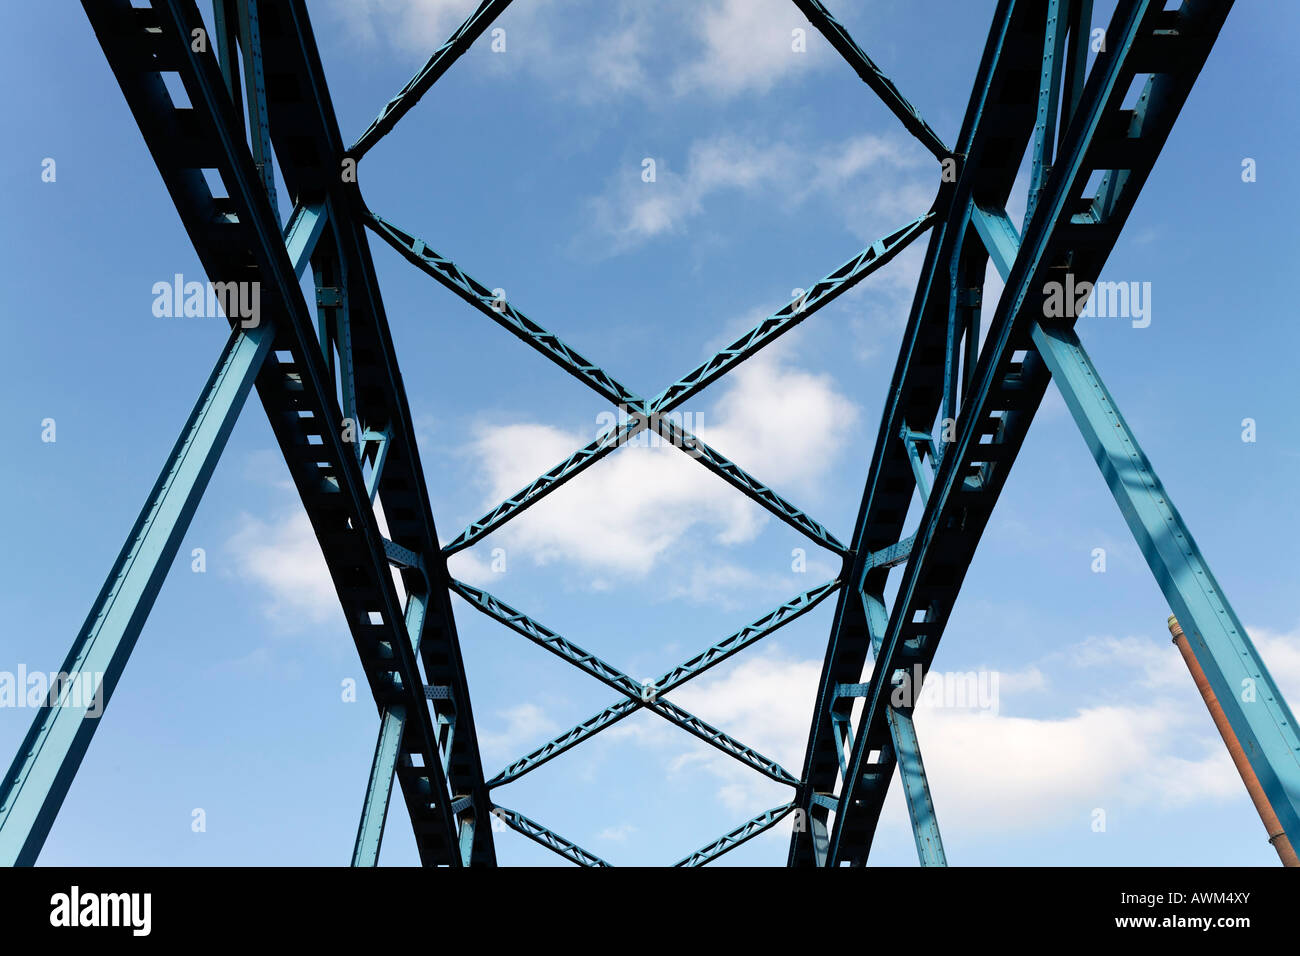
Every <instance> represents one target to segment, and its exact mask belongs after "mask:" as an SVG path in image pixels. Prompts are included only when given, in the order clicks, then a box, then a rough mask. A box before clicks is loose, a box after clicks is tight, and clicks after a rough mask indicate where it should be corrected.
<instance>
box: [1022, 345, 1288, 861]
mask: <svg viewBox="0 0 1300 956" xmlns="http://www.w3.org/2000/svg"><path fill="white" fill-rule="evenodd" d="M1033 337H1034V345H1035V346H1036V347H1037V349H1038V352H1039V354H1040V355H1042V357H1043V361H1044V362H1046V363H1047V367H1048V368H1049V369H1050V370H1051V372H1052V380H1053V381H1054V382H1055V383H1056V386H1057V388H1058V389H1059V390H1060V392H1061V396H1062V397H1063V398H1064V399H1065V404H1066V405H1067V406H1068V407H1069V409H1070V413H1071V414H1072V415H1073V416H1074V420H1075V422H1076V424H1078V426H1079V430H1080V431H1081V432H1082V433H1083V437H1084V441H1085V442H1087V445H1088V450H1089V451H1090V452H1092V456H1093V458H1094V459H1095V460H1096V462H1097V465H1098V466H1099V467H1100V468H1101V473H1102V477H1103V478H1104V479H1105V480H1106V484H1107V486H1109V488H1110V491H1111V494H1112V495H1114V496H1115V501H1116V503H1118V504H1119V508H1120V511H1121V513H1122V514H1123V515H1124V520H1125V521H1126V522H1128V526H1129V529H1130V530H1131V531H1132V532H1133V536H1134V538H1136V539H1137V543H1138V547H1139V548H1141V550H1142V555H1143V557H1145V558H1146V560H1147V565H1148V566H1149V567H1150V568H1151V573H1152V574H1154V575H1155V579H1156V583H1157V584H1159V585H1160V590H1161V591H1162V592H1163V593H1164V595H1165V599H1166V600H1167V601H1168V602H1169V606H1170V608H1172V609H1173V612H1174V615H1175V616H1176V617H1177V618H1178V622H1179V624H1180V625H1182V628H1183V631H1184V633H1185V634H1186V635H1187V638H1188V640H1189V641H1190V642H1191V645H1192V648H1193V649H1194V651H1195V653H1196V660H1197V662H1198V663H1199V664H1200V665H1201V668H1202V669H1203V670H1204V671H1205V675H1206V677H1207V678H1208V679H1209V681H1210V686H1211V687H1212V688H1213V689H1214V694H1215V696H1216V697H1217V698H1218V700H1219V702H1220V704H1222V706H1223V712H1224V714H1225V715H1226V716H1227V718H1228V722H1229V723H1230V724H1231V725H1232V730H1233V733H1234V734H1236V737H1237V740H1238V741H1239V742H1240V743H1241V747H1242V749H1243V750H1244V751H1245V754H1246V759H1248V760H1249V761H1250V766H1251V769H1252V770H1254V771H1255V776H1256V777H1258V778H1259V782H1260V786H1262V787H1263V788H1264V793H1265V794H1266V795H1267V796H1268V800H1269V804H1270V805H1271V806H1272V808H1273V811H1274V812H1275V813H1276V814H1277V817H1278V820H1279V821H1280V822H1281V824H1282V829H1284V830H1285V831H1286V834H1287V837H1288V838H1289V839H1290V840H1291V842H1292V844H1293V845H1294V844H1295V843H1296V841H1297V839H1300V736H1298V735H1297V733H1296V722H1295V717H1294V716H1293V715H1292V713H1291V708H1290V707H1288V706H1287V702H1286V700H1285V698H1284V697H1283V696H1282V692H1281V690H1280V689H1279V688H1278V686H1277V683H1276V682H1275V681H1274V680H1273V677H1272V675H1270V674H1269V672H1268V668H1267V667H1265V666H1264V661H1263V659H1262V658H1261V657H1260V656H1259V652H1258V651H1257V650H1256V649H1255V645H1254V642H1252V641H1251V639H1250V635H1249V634H1247V633H1246V629H1245V627H1243V626H1242V624H1241V621H1240V619H1239V618H1238V617H1237V615H1236V612H1235V611H1233V609H1232V605H1231V604H1229V603H1228V598H1227V595H1225V594H1224V593H1223V589H1222V588H1221V587H1220V586H1219V583H1218V581H1216V580H1215V577H1214V575H1213V573H1211V571H1210V568H1209V565H1208V564H1206V562H1205V559H1204V557H1202V555H1201V552H1200V549H1199V548H1197V546H1196V542H1195V541H1194V540H1193V539H1192V533H1191V531H1189V530H1188V528H1187V524H1186V523H1185V522H1184V521H1183V518H1182V516H1181V515H1180V514H1179V513H1178V509H1176V508H1175V507H1174V504H1173V502H1172V501H1170V500H1169V495H1168V493H1167V492H1166V491H1165V488H1164V485H1163V484H1162V483H1161V481H1160V478H1159V477H1158V476H1157V475H1156V472H1155V469H1154V468H1153V467H1152V466H1151V462H1150V461H1149V460H1148V459H1147V457H1146V455H1145V454H1144V453H1143V451H1142V448H1141V446H1140V445H1139V444H1138V441H1137V438H1136V436H1134V434H1133V432H1132V430H1131V429H1130V428H1129V426H1128V423H1127V422H1126V421H1125V420H1124V417H1123V416H1122V415H1121V414H1120V411H1119V408H1118V407H1117V406H1116V404H1115V400H1114V398H1113V397H1112V396H1111V394H1110V392H1109V391H1108V390H1107V389H1106V386H1105V384H1103V382H1102V381H1101V377H1100V376H1099V375H1098V374H1097V370H1096V368H1095V367H1094V366H1093V364H1092V360H1091V359H1090V358H1089V357H1088V353H1087V352H1086V351H1084V348H1083V345H1082V344H1081V343H1080V342H1079V338H1078V336H1077V335H1076V334H1075V333H1074V330H1073V329H1070V328H1067V327H1060V326H1056V325H1053V324H1051V323H1047V322H1040V323H1038V324H1036V325H1035V326H1034V333H1033Z"/></svg>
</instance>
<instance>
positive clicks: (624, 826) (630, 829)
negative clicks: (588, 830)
mask: <svg viewBox="0 0 1300 956" xmlns="http://www.w3.org/2000/svg"><path fill="white" fill-rule="evenodd" d="M635 832H636V827H635V826H633V825H632V824H631V823H620V824H619V825H618V826H613V827H605V829H603V830H601V831H600V832H599V833H597V834H596V839H597V840H605V841H607V842H610V843H626V842H627V838H628V837H629V836H631V835H632V834H633V833H635Z"/></svg>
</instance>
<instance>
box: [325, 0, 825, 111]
mask: <svg viewBox="0 0 1300 956" xmlns="http://www.w3.org/2000/svg"><path fill="white" fill-rule="evenodd" d="M476 6H477V0H335V2H334V3H333V4H332V5H331V13H332V14H333V15H334V16H335V17H336V18H337V19H339V20H340V21H341V22H342V23H343V24H345V26H346V28H347V29H348V31H349V32H350V33H351V34H352V35H353V36H355V37H357V38H359V39H360V40H361V41H362V42H363V43H365V44H366V45H368V46H371V47H375V46H388V47H390V48H392V49H394V50H397V51H399V52H401V53H403V54H407V55H410V56H412V57H413V58H415V55H417V54H419V55H423V56H427V55H428V54H430V53H432V52H433V51H434V50H435V49H437V48H438V47H439V46H441V45H442V44H443V43H444V42H445V41H446V40H447V38H448V37H449V36H450V35H451V34H452V32H453V31H454V30H455V29H456V28H457V27H458V26H459V25H460V24H461V23H462V22H463V21H464V20H465V18H466V17H467V16H468V15H469V14H470V13H471V12H472V11H473V10H474V9H475V7H476ZM496 27H501V28H503V29H505V30H506V41H507V48H506V55H504V56H496V57H493V58H492V59H491V60H489V61H487V66H488V68H490V69H495V70H498V71H506V72H509V71H514V70H524V71H527V72H528V73H529V74H530V75H531V76H533V77H536V78H538V79H541V80H543V81H545V82H546V83H547V84H548V85H549V86H550V88H551V89H553V90H554V91H555V92H556V93H557V94H559V95H564V96H572V97H574V98H575V99H578V100H580V101H595V100H602V99H608V98H610V97H611V96H618V95H624V94H631V95H636V96H640V97H644V98H646V99H653V98H659V97H662V96H663V94H664V92H665V91H668V92H670V93H671V94H672V95H675V96H684V95H690V94H703V95H706V96H714V97H722V98H729V97H733V96H736V95H738V94H742V93H747V92H754V93H764V92H767V91H768V90H770V89H771V88H772V87H773V86H774V85H775V84H776V83H778V82H779V81H783V80H786V79H788V78H790V77H793V76H797V75H799V74H802V73H806V72H808V71H810V70H816V69H820V68H823V67H824V66H825V65H826V64H827V63H832V62H835V55H834V52H833V51H832V50H831V48H830V46H829V45H828V44H827V43H826V42H825V41H824V40H823V39H822V37H821V35H820V34H819V33H818V32H817V31H816V30H814V29H812V28H811V27H810V26H809V24H808V22H807V20H805V19H804V17H803V15H802V14H801V13H800V12H799V11H798V9H797V8H796V7H795V6H794V5H793V4H792V3H790V2H789V0H661V2H658V3H647V2H645V0H530V2H528V3H518V4H514V5H513V6H511V7H510V8H509V9H508V10H507V11H506V12H505V13H504V14H503V15H502V16H501V17H499V18H498V19H497V21H496V22H494V24H493V28H496ZM796 28H798V29H802V30H803V31H804V38H805V41H806V42H805V47H806V49H805V50H804V51H803V52H796V51H795V50H794V49H793V40H794V37H793V34H792V31H793V30H795V29H796ZM480 42H482V41H480ZM462 68H463V67H462ZM846 69H847V68H846Z"/></svg>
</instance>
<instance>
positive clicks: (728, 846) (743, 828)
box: [673, 803, 794, 866]
mask: <svg viewBox="0 0 1300 956" xmlns="http://www.w3.org/2000/svg"><path fill="white" fill-rule="evenodd" d="M793 809H794V804H793V803H786V804H783V805H782V806H779V807H773V808H772V809H771V810H764V811H763V812H762V813H760V814H759V815H758V816H756V817H754V818H753V819H751V820H746V821H745V822H744V823H742V824H741V825H740V826H738V827H736V828H735V829H734V830H731V831H730V832H728V833H724V834H723V835H722V836H720V837H718V838H717V839H716V840H714V841H713V842H712V843H709V844H706V845H705V846H702V847H700V848H699V849H698V850H696V851H695V852H694V853H691V854H690V855H689V856H685V857H683V858H682V859H680V860H678V861H677V862H676V863H674V864H673V866H705V865H706V864H709V863H712V862H713V861H714V860H716V859H717V858H718V857H720V856H722V854H724V853H727V852H729V851H730V850H734V849H735V848H736V847H738V846H740V845H741V844H742V843H745V842H747V841H749V840H752V839H754V837H756V836H758V835H759V834H760V833H764V832H766V831H768V830H770V829H772V827H774V826H776V825H777V824H778V823H780V822H781V821H782V820H784V819H785V818H786V817H787V816H789V815H790V811H791V810H793Z"/></svg>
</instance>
